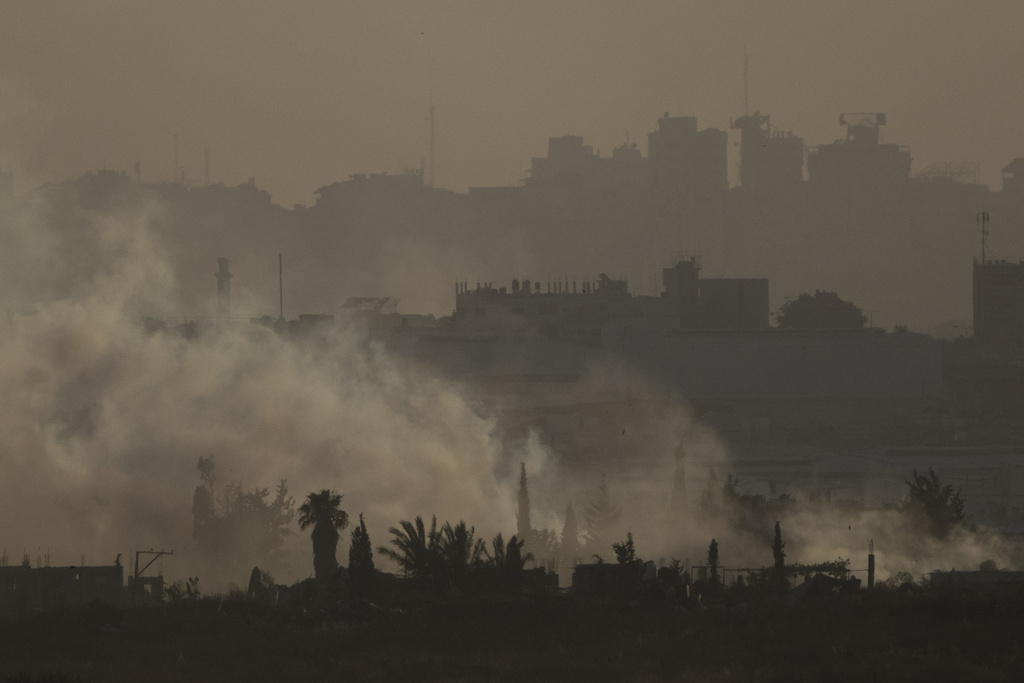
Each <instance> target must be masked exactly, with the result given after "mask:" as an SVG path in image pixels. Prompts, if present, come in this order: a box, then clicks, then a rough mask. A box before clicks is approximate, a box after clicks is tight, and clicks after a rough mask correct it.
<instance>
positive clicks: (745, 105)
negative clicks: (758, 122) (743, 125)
mask: <svg viewBox="0 0 1024 683" xmlns="http://www.w3.org/2000/svg"><path fill="white" fill-rule="evenodd" d="M748 74H749V69H748V63H747V46H746V45H744V46H743V115H744V116H746V115H748V114H749V113H750V107H749V106H748V101H747V81H748Z"/></svg>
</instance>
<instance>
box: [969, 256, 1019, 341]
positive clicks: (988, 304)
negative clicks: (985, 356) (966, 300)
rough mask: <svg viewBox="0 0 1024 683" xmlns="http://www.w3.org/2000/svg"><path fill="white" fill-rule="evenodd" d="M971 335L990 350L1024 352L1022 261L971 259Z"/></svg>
mask: <svg viewBox="0 0 1024 683" xmlns="http://www.w3.org/2000/svg"><path fill="white" fill-rule="evenodd" d="M974 336H975V337H977V338H978V339H979V340H981V341H982V342H984V343H986V344H988V345H989V346H991V347H992V348H993V349H995V350H997V351H1000V352H1003V353H1009V354H1014V355H1017V354H1021V353H1022V352H1024V261H1022V262H1020V263H1008V262H1007V261H986V262H985V263H978V262H977V261H975V262H974Z"/></svg>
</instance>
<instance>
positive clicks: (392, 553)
mask: <svg viewBox="0 0 1024 683" xmlns="http://www.w3.org/2000/svg"><path fill="white" fill-rule="evenodd" d="M388 533H390V534H391V536H392V538H391V541H390V543H391V545H392V546H394V547H393V548H389V547H387V546H380V547H379V548H377V552H378V553H380V554H381V555H384V556H385V557H387V558H389V559H392V560H394V561H395V562H397V563H398V566H399V568H400V569H401V570H402V573H403V574H404V575H405V576H407V577H409V578H413V579H416V580H417V581H418V582H419V583H420V584H421V585H422V586H424V587H427V588H433V589H441V588H446V587H448V586H452V585H459V584H462V583H464V582H465V581H466V579H467V578H468V576H469V574H470V573H471V572H472V571H473V570H475V569H477V568H479V567H481V566H483V565H484V564H486V558H487V545H486V543H485V542H484V540H483V539H478V540H475V539H474V528H473V527H467V526H466V523H465V522H462V521H460V522H459V523H458V524H456V525H455V526H452V525H451V524H449V523H448V522H445V524H444V526H443V527H442V528H441V530H440V531H438V529H437V517H432V518H431V522H430V529H429V531H428V530H427V528H426V526H425V525H424V523H423V518H422V517H420V516H417V517H416V519H415V521H414V522H408V521H402V522H400V523H399V526H398V527H391V528H390V529H388ZM495 541H496V542H497V541H498V539H497V538H496V539H495ZM520 545H521V544H520ZM506 553H507V549H506Z"/></svg>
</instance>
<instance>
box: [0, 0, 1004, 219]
mask: <svg viewBox="0 0 1024 683" xmlns="http://www.w3.org/2000/svg"><path fill="white" fill-rule="evenodd" d="M1021 26H1024V4H1022V3H1019V2H979V3H965V2H941V1H937V0H927V1H913V2H897V3H892V2H881V1H879V0H860V1H858V2H854V3H822V2H815V1H811V0H782V1H780V2H773V3H761V2H740V1H731V2H728V1H727V2H628V3H627V2H614V3H613V2H554V3H552V2H495V3H483V2H432V3H424V2H418V1H405V2H366V3H354V2H346V3H337V2H288V3H278V2H274V3H256V2H217V3H200V2H174V3H171V2H158V3H142V2H110V1H107V0H93V1H91V2H88V3H51V2H3V3H0V168H4V169H7V170H13V171H15V173H16V174H17V177H16V188H17V190H18V191H23V190H26V189H28V188H30V187H32V186H33V185H35V184H38V183H40V182H46V181H60V180H65V179H68V178H71V177H74V176H76V175H78V174H80V173H83V172H85V171H88V170H94V169H97V168H103V167H106V168H113V169H115V170H125V171H128V172H131V169H132V165H133V163H134V162H135V161H136V160H138V161H140V162H141V168H142V175H143V180H150V181H152V180H163V179H169V178H170V177H171V175H172V170H173V153H172V136H173V135H174V134H178V135H179V138H180V142H179V145H180V159H181V165H182V168H183V170H184V171H185V173H186V175H187V176H188V178H189V179H193V180H201V179H202V177H203V148H204V147H209V148H210V150H211V179H212V180H213V181H214V182H217V181H223V182H225V183H228V184H236V183H239V182H244V181H245V180H246V179H248V178H249V177H250V176H252V177H255V178H256V181H257V184H258V185H260V186H261V187H264V188H266V189H268V190H269V191H270V192H271V193H272V195H273V196H274V200H275V201H276V202H278V203H282V204H284V205H286V206H289V205H290V204H291V203H293V202H303V203H307V202H310V201H311V200H312V195H311V193H312V191H313V190H314V189H315V188H316V187H318V186H320V185H323V184H326V183H328V182H332V181H334V180H339V179H344V178H345V177H347V176H348V175H349V174H351V173H358V172H379V171H388V172H392V173H397V172H401V171H402V170H403V169H404V168H417V167H419V164H420V158H421V157H422V156H424V155H426V153H427V140H428V124H427V111H428V108H429V105H430V103H431V101H433V102H434V103H435V104H436V107H437V126H436V135H437V156H436V159H437V161H436V174H437V184H438V185H440V186H443V187H448V188H451V189H455V190H460V191H461V190H465V188H466V187H467V186H469V185H501V184H513V183H515V182H516V181H517V180H518V179H519V178H520V177H522V175H523V174H524V172H525V171H526V169H527V168H528V167H529V162H530V157H532V156H541V155H543V154H544V153H545V150H546V144H547V138H548V137H550V136H554V135H563V134H569V133H572V134H580V135H583V136H585V138H586V140H587V142H588V143H590V144H593V145H595V146H596V147H597V148H599V149H600V150H601V151H602V153H603V154H608V153H610V151H611V149H612V147H614V146H616V145H618V144H621V143H622V142H624V141H625V140H626V136H627V133H628V135H629V136H630V140H632V141H635V142H638V143H639V144H640V145H641V147H642V148H643V149H645V150H646V134H647V133H648V132H649V131H651V130H653V129H654V128H655V127H656V125H657V123H656V120H657V118H658V117H659V116H660V115H661V114H662V113H663V112H664V111H671V112H672V113H673V114H688V115H695V116H697V117H698V119H699V123H700V125H701V126H702V127H718V128H723V129H726V128H728V126H729V118H730V116H736V115H738V114H741V113H742V109H743V90H742V82H743V81H742V63H743V49H744V46H746V49H747V51H748V53H749V55H750V89H749V96H750V108H751V110H754V109H757V110H761V111H762V112H767V113H770V114H771V115H772V122H773V124H774V125H776V126H778V127H780V128H783V129H789V130H793V131H794V132H795V133H796V134H798V135H801V136H803V137H804V138H805V139H806V140H807V142H808V144H812V145H813V144H820V143H825V142H831V141H832V140H834V139H836V138H838V137H840V136H841V135H842V133H843V131H842V129H841V128H840V127H839V125H838V114H839V112H842V111H885V112H887V113H888V121H889V123H888V125H887V127H886V129H884V133H885V135H886V137H887V140H889V141H892V142H899V143H901V144H906V145H909V146H910V147H911V150H912V152H913V155H914V159H915V162H914V164H915V165H914V171H915V172H916V171H918V170H921V169H922V168H924V167H925V166H927V165H928V164H930V163H932V162H936V161H950V160H956V161H966V160H970V161H980V162H982V167H981V173H982V177H981V179H982V180H983V181H984V182H987V183H989V184H991V185H993V186H995V187H998V182H999V169H1000V168H1001V167H1002V166H1003V165H1005V164H1006V163H1008V162H1009V161H1010V160H1011V159H1013V158H1014V157H1016V156H1024V130H1022V129H1021V127H1020V126H1019V125H1018V122H1019V121H1021V120H1024V71H1022V69H1021V65H1022V64H1024V41H1022V40H1020V35H1019V34H1020V28H1021Z"/></svg>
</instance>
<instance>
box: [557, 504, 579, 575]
mask: <svg viewBox="0 0 1024 683" xmlns="http://www.w3.org/2000/svg"><path fill="white" fill-rule="evenodd" d="M560 550H561V552H560V553H559V558H560V561H559V563H558V564H559V567H558V569H559V572H571V571H572V569H573V567H574V566H575V565H576V557H577V555H578V554H579V551H580V541H579V530H578V529H577V528H576V513H575V512H574V511H573V509H572V501H569V505H568V506H566V508H565V523H564V524H563V525H562V545H561V549H560Z"/></svg>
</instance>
